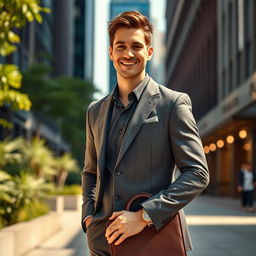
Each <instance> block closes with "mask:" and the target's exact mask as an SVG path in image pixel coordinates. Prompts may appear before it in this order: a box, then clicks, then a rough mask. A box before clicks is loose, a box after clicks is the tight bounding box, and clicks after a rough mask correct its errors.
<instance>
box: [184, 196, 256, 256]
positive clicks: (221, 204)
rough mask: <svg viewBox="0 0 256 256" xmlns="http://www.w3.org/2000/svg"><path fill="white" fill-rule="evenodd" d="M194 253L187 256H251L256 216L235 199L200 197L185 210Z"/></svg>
mask: <svg viewBox="0 0 256 256" xmlns="http://www.w3.org/2000/svg"><path fill="white" fill-rule="evenodd" d="M185 213H186V215H187V221H188V224H189V230H190V234H191V238H192V242H193V247H194V250H193V251H191V252H188V256H206V255H207V256H216V255H218V256H238V255H239V256H240V255H246V256H254V255H255V249H256V246H255V237H256V214H255V213H247V212H244V211H242V210H240V202H239V200H238V199H230V198H218V197H209V196H201V197H199V198H197V199H196V200H194V201H193V202H192V203H191V204H189V205H188V206H187V207H185Z"/></svg>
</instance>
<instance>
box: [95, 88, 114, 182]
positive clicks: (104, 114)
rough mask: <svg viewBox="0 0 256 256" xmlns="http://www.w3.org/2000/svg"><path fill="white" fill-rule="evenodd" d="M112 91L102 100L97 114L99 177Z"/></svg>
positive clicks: (104, 154)
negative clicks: (98, 114)
mask: <svg viewBox="0 0 256 256" xmlns="http://www.w3.org/2000/svg"><path fill="white" fill-rule="evenodd" d="M111 98H112V93H111V94H110V95H109V96H107V98H106V99H105V100H104V101H103V102H102V104H101V109H100V113H101V114H100V116H99V126H98V128H99V163H98V166H99V170H100V174H101V177H103V175H102V174H103V172H104V168H105V156H106V142H107V128H108V127H107V125H108V117H109V110H110V105H111Z"/></svg>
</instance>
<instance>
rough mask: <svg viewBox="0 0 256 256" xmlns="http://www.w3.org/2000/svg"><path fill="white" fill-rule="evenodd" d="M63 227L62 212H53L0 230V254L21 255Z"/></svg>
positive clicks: (1, 255)
mask: <svg viewBox="0 0 256 256" xmlns="http://www.w3.org/2000/svg"><path fill="white" fill-rule="evenodd" d="M61 228H62V214H60V213H56V212H52V213H49V214H47V215H44V216H41V217H38V218H35V219H33V220H31V221H28V222H22V223H18V224H14V225H11V226H9V227H6V228H4V229H2V230H1V231H0V256H3V255H4V256H21V255H23V254H24V253H26V252H28V251H29V250H31V249H33V248H34V247H36V246H37V245H39V244H40V243H41V242H42V241H44V240H45V239H46V238H48V237H50V236H51V235H53V234H54V233H56V232H57V231H59V230H60V229H61Z"/></svg>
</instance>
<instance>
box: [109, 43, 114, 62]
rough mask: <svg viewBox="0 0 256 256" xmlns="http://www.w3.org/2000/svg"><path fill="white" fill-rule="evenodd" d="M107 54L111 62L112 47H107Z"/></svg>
mask: <svg viewBox="0 0 256 256" xmlns="http://www.w3.org/2000/svg"><path fill="white" fill-rule="evenodd" d="M108 53H109V58H110V60H113V55H112V53H113V47H112V46H109V48H108Z"/></svg>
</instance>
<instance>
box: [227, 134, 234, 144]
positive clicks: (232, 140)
mask: <svg viewBox="0 0 256 256" xmlns="http://www.w3.org/2000/svg"><path fill="white" fill-rule="evenodd" d="M234 140H235V139H234V136H232V135H229V136H228V137H227V138H226V141H227V143H228V144H232V143H233V142H234Z"/></svg>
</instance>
